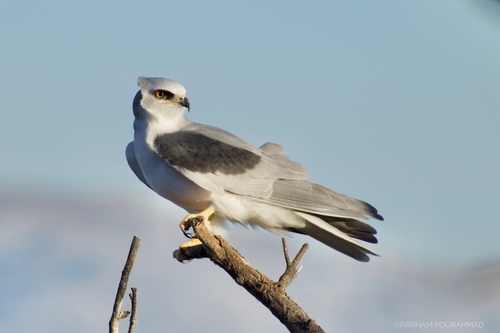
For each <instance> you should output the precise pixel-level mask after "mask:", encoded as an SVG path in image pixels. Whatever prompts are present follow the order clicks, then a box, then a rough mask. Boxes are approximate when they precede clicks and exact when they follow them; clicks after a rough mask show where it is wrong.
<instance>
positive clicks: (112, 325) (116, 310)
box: [109, 236, 141, 333]
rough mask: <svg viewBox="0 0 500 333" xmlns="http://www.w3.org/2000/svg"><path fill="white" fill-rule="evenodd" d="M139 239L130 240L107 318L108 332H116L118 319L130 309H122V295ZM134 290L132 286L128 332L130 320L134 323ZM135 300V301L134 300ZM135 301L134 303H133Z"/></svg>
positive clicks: (125, 288) (118, 323) (124, 316)
mask: <svg viewBox="0 0 500 333" xmlns="http://www.w3.org/2000/svg"><path fill="white" fill-rule="evenodd" d="M140 243H141V240H140V239H139V238H137V237H135V236H134V239H133V240H132V244H131V245H130V250H129V252H128V257H127V261H126V263H125V267H124V268H123V271H122V276H121V279H120V283H119V285H118V290H117V292H116V297H115V303H114V305H113V314H112V315H111V319H110V320H109V332H110V333H118V326H119V325H120V320H122V319H124V318H126V317H127V316H128V315H129V314H130V311H122V303H123V297H124V296H125V290H127V283H128V278H129V276H130V272H131V271H132V266H133V265H134V260H135V256H136V254H137V251H138V250H139V245H140ZM135 294H136V290H135V288H132V295H133V298H132V296H131V298H132V316H131V318H130V323H131V327H130V328H129V332H132V331H131V330H130V329H132V330H133V326H132V321H133V323H134V324H135V311H136V306H137V300H136V296H135ZM134 300H135V301H134ZM134 303H135V304H134Z"/></svg>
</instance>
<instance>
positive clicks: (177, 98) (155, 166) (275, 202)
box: [126, 77, 383, 261]
mask: <svg viewBox="0 0 500 333" xmlns="http://www.w3.org/2000/svg"><path fill="white" fill-rule="evenodd" d="M138 85H139V87H140V90H139V92H138V93H137V94H136V95H135V98H134V102H133V110H134V116H135V120H134V132H135V133H134V141H133V142H131V143H129V144H128V146H127V149H126V155H127V161H128V164H129V166H130V168H131V169H132V171H134V173H135V174H136V176H137V177H138V178H139V179H140V180H141V181H142V182H143V183H144V184H146V185H147V186H148V187H149V188H151V189H152V190H153V191H155V192H156V193H158V194H159V195H160V196H162V197H164V198H166V199H168V200H170V201H172V202H173V203H175V204H176V205H178V206H180V207H182V208H184V209H185V210H187V211H188V212H189V213H190V215H188V216H187V217H186V218H185V219H184V220H183V223H184V224H183V223H181V226H182V225H184V226H186V224H185V223H186V222H187V221H188V220H189V219H190V218H192V217H199V218H203V219H204V220H205V221H210V223H212V224H213V223H220V222H222V221H223V220H227V221H230V222H237V223H241V224H249V225H252V226H259V227H262V228H264V229H266V230H269V231H271V232H274V233H279V234H286V233H287V232H296V233H302V234H306V235H309V236H311V237H313V238H315V239H317V240H318V241H320V242H322V243H324V244H326V245H328V246H330V247H332V248H334V249H336V250H338V251H340V252H342V253H344V254H346V255H348V256H350V257H352V258H354V259H356V260H360V261H369V257H368V255H367V254H375V253H374V252H373V251H371V250H370V249H369V248H367V247H366V246H364V245H362V244H360V243H358V242H357V241H355V240H354V239H353V238H357V239H360V240H363V241H366V242H370V243H377V239H376V238H375V236H374V235H375V234H376V230H375V229H374V228H373V227H371V226H370V225H368V224H366V223H364V222H361V221H359V220H358V219H368V218H370V217H373V218H376V219H378V220H383V218H382V216H380V215H379V214H378V213H377V210H376V209H375V208H374V207H373V206H371V205H370V204H368V203H366V202H363V201H360V200H357V199H353V198H350V197H348V196H345V195H343V194H339V193H336V192H334V191H332V190H329V189H327V188H326V187H323V186H321V185H318V184H314V183H311V182H309V180H308V179H307V178H308V177H307V172H306V169H305V167H304V166H303V165H301V164H298V163H295V162H293V161H291V160H290V159H289V158H288V157H287V156H286V155H285V154H284V153H283V148H282V147H281V146H279V145H277V144H274V143H266V144H264V145H263V146H261V147H259V148H257V147H254V146H252V145H251V144H249V143H247V142H245V141H244V140H242V139H240V138H239V137H237V136H235V135H233V134H231V133H228V132H226V131H224V130H222V129H219V128H216V127H212V126H207V125H202V124H197V123H193V122H191V121H190V120H189V119H187V118H186V117H185V115H184V109H185V108H187V109H188V110H189V107H190V105H189V101H188V99H187V97H186V89H184V87H183V86H182V85H180V84H179V83H177V82H175V81H172V80H168V79H164V78H144V77H140V78H139V80H138Z"/></svg>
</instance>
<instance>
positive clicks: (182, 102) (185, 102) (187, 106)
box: [179, 97, 191, 112]
mask: <svg viewBox="0 0 500 333" xmlns="http://www.w3.org/2000/svg"><path fill="white" fill-rule="evenodd" d="M179 104H180V105H182V106H183V107H185V108H187V109H188V112H189V110H190V109H191V108H190V106H189V99H188V98H187V97H184V99H183V100H182V101H180V102H179Z"/></svg>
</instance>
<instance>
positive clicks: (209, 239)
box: [177, 220, 324, 333]
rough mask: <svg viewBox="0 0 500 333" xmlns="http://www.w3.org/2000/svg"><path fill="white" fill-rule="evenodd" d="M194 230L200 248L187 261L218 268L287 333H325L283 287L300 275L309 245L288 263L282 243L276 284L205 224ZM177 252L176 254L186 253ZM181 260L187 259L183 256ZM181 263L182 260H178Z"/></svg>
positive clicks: (184, 254)
mask: <svg viewBox="0 0 500 333" xmlns="http://www.w3.org/2000/svg"><path fill="white" fill-rule="evenodd" d="M194 222H195V223H193V229H194V232H195V235H196V237H197V238H198V239H199V240H200V241H201V243H202V244H201V245H198V248H197V249H195V251H192V252H190V253H191V254H194V255H193V256H192V257H190V259H194V258H201V257H208V258H210V260H211V261H212V262H214V263H215V264H216V265H217V266H219V267H221V268H222V269H224V270H225V271H226V272H227V273H228V274H229V275H230V276H231V277H232V278H233V279H234V281H235V282H236V283H237V284H239V285H240V286H242V287H243V288H245V289H246V290H247V291H248V292H249V293H250V294H252V295H253V296H254V297H255V298H256V299H257V300H259V301H260V302H261V303H262V304H264V305H265V306H266V307H267V308H268V309H269V310H270V311H271V312H272V314H273V315H274V316H275V317H276V318H278V319H279V320H280V321H281V323H282V324H283V325H285V326H286V327H287V328H288V330H289V331H290V332H294V333H295V332H314V333H317V332H324V331H323V329H322V328H321V327H320V326H319V325H318V324H316V322H315V321H314V320H312V319H311V318H310V317H309V316H308V315H307V313H306V312H305V311H304V310H302V308H301V307H300V306H299V305H298V304H297V303H295V302H294V301H293V300H292V299H291V298H290V296H288V294H287V293H286V291H285V289H286V287H287V286H288V285H289V284H290V283H291V282H292V281H293V279H294V278H295V277H296V276H297V275H298V274H299V272H300V268H297V266H298V264H299V262H300V260H301V258H302V257H303V255H304V253H305V252H306V250H307V248H308V245H307V244H304V245H303V246H302V248H301V249H300V251H299V253H298V254H297V256H296V257H295V258H294V260H293V261H291V262H290V258H289V256H288V249H287V246H286V242H285V241H284V240H283V251H284V254H285V261H286V270H285V272H284V273H283V275H282V276H281V277H280V279H279V280H278V281H277V282H273V281H272V280H271V279H270V278H268V277H267V276H265V275H264V274H262V273H260V272H259V271H258V270H256V269H255V268H253V267H252V266H251V265H250V264H249V263H248V262H247V261H246V260H245V258H243V256H242V255H241V254H240V253H239V252H238V251H237V250H236V249H235V248H233V247H232V246H231V245H230V244H229V243H228V242H226V241H225V240H224V239H223V238H222V237H221V236H217V235H214V234H213V233H212V232H211V231H210V230H209V229H208V228H207V227H206V226H205V225H204V223H199V221H196V220H195V221H194ZM184 250H185V249H183V248H179V251H178V252H177V254H178V256H177V258H178V260H180V259H179V258H180V257H179V253H180V252H185V251H184ZM181 258H183V259H184V261H185V259H186V253H183V255H182V256H181ZM180 261H181V260H180Z"/></svg>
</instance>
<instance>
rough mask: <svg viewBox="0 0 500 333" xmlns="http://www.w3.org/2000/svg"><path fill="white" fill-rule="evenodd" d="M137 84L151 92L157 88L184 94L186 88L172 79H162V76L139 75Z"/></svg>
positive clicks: (143, 89)
mask: <svg viewBox="0 0 500 333" xmlns="http://www.w3.org/2000/svg"><path fill="white" fill-rule="evenodd" d="M137 85H139V87H140V88H141V90H142V91H145V92H149V93H151V92H153V91H155V90H158V89H163V90H168V91H170V92H171V93H173V94H175V95H177V96H186V89H185V88H184V87H183V86H182V85H181V84H180V83H177V82H175V81H173V80H169V79H164V78H162V77H142V76H141V77H140V78H139V79H138V80H137Z"/></svg>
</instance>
